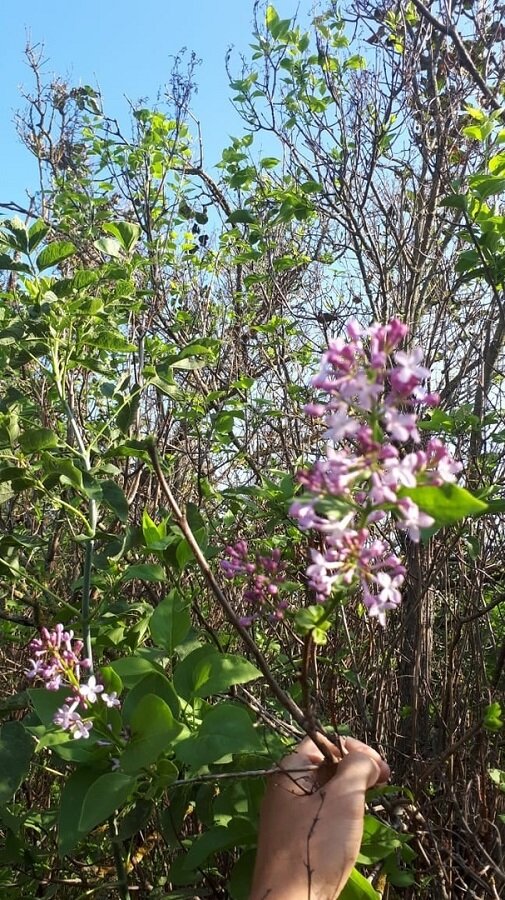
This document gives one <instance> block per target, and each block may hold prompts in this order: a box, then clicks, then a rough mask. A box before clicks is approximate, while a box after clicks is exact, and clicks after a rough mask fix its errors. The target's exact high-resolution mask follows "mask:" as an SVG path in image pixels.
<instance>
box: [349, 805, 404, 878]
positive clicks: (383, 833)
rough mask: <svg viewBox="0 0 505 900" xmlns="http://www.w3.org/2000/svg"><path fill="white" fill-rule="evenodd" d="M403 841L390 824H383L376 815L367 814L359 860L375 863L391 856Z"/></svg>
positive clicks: (366, 863)
mask: <svg viewBox="0 0 505 900" xmlns="http://www.w3.org/2000/svg"><path fill="white" fill-rule="evenodd" d="M401 844H402V841H401V840H400V839H399V836H398V833H397V832H396V831H394V829H393V828H390V827H389V826H388V825H383V824H382V822H379V820H378V819H376V818H374V816H369V815H367V816H365V820H364V827H363V838H362V841H361V848H360V852H359V856H358V862H359V863H362V864H363V865H366V866H371V865H374V864H375V863H376V862H379V860H381V859H385V857H386V856H390V854H391V853H394V852H395V851H396V850H397V849H398V848H399V847H401Z"/></svg>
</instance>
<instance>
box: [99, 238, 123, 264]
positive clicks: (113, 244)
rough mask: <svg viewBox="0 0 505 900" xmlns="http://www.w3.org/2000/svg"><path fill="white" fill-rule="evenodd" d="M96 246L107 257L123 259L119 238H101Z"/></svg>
mask: <svg viewBox="0 0 505 900" xmlns="http://www.w3.org/2000/svg"><path fill="white" fill-rule="evenodd" d="M94 244H95V247H96V249H97V250H100V252H101V253H104V254H105V255H106V256H112V257H114V259H123V250H122V246H121V242H120V241H118V239H117V238H115V237H110V238H99V239H98V240H97V241H95V242H94Z"/></svg>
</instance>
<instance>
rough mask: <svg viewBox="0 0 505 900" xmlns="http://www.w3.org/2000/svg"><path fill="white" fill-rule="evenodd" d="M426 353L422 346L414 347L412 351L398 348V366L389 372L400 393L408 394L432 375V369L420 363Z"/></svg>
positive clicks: (395, 357)
mask: <svg viewBox="0 0 505 900" xmlns="http://www.w3.org/2000/svg"><path fill="white" fill-rule="evenodd" d="M423 357H424V353H423V351H422V350H421V348H420V347H414V349H413V350H412V351H411V352H410V353H404V352H403V351H402V350H398V351H397V352H396V353H395V355H394V360H395V363H396V368H394V369H391V371H390V372H389V380H390V382H391V385H392V387H393V390H395V391H396V392H397V393H398V394H401V395H402V396H408V395H409V394H411V393H412V391H413V390H414V389H415V388H416V387H418V385H420V384H421V383H422V382H423V381H424V380H425V378H428V377H429V375H430V370H429V369H425V367H424V366H421V365H420V363H421V361H422V359H423Z"/></svg>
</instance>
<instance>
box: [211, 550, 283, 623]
mask: <svg viewBox="0 0 505 900" xmlns="http://www.w3.org/2000/svg"><path fill="white" fill-rule="evenodd" d="M225 552H226V555H227V558H225V559H222V560H221V562H220V565H221V569H222V571H223V574H224V576H225V577H226V578H229V579H235V578H240V579H241V580H242V581H243V582H244V585H245V590H244V592H243V595H242V596H243V600H244V601H245V603H246V605H247V606H248V607H249V609H250V613H248V614H247V615H245V616H242V617H241V619H240V624H241V625H243V626H244V627H245V628H248V627H249V626H250V625H252V623H253V622H254V621H255V620H256V619H258V618H259V617H260V616H261V615H265V614H266V615H267V616H268V617H269V618H270V620H272V621H279V620H281V619H283V618H284V616H285V612H286V609H287V607H288V602H287V600H284V599H281V598H279V596H278V595H279V586H280V585H281V584H282V582H283V581H284V580H285V573H284V564H283V563H282V561H281V553H280V550H278V549H275V550H269V551H268V552H266V553H264V554H260V553H257V554H256V555H255V556H251V555H250V553H249V547H248V545H247V542H246V541H243V540H239V541H237V542H236V543H235V544H230V545H228V546H227V547H226V550H225Z"/></svg>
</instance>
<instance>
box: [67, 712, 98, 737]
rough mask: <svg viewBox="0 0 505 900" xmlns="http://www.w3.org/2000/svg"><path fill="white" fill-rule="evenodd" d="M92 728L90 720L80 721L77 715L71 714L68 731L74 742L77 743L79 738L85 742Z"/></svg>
mask: <svg viewBox="0 0 505 900" xmlns="http://www.w3.org/2000/svg"><path fill="white" fill-rule="evenodd" d="M92 728H93V722H92V721H91V720H90V719H81V717H80V715H79V713H73V714H72V722H71V725H70V731H71V734H72V736H73V738H74V740H76V741H78V740H80V738H84V740H87V739H88V738H89V733H90V731H91V729H92Z"/></svg>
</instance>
